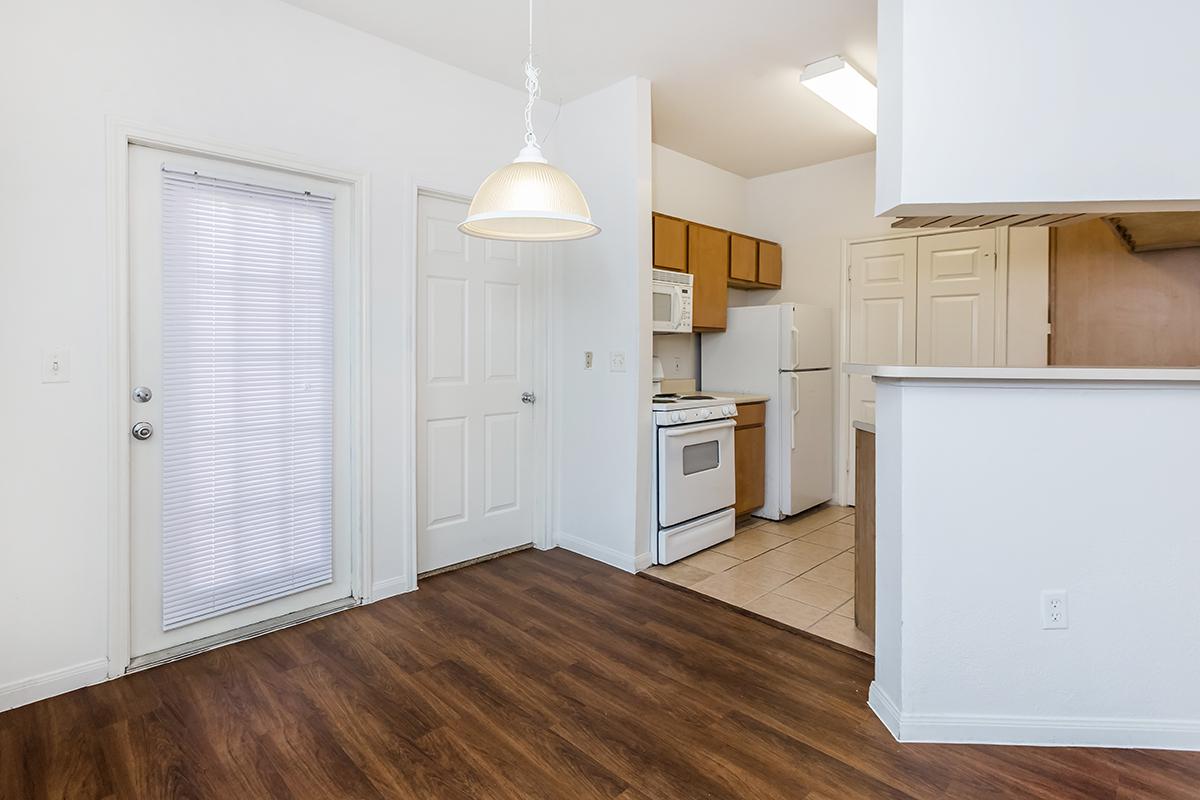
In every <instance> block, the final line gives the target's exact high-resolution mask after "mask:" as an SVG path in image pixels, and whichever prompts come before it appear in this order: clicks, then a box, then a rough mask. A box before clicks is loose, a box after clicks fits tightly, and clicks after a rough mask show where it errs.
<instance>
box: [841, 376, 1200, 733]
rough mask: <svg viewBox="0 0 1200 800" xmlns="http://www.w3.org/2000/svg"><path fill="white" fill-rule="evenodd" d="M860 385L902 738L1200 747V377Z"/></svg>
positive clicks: (888, 683)
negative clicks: (867, 418) (868, 394)
mask: <svg viewBox="0 0 1200 800" xmlns="http://www.w3.org/2000/svg"><path fill="white" fill-rule="evenodd" d="M846 370H847V371H848V372H851V373H857V374H865V375H869V376H871V377H872V379H873V380H874V382H875V384H876V392H877V394H876V403H877V405H876V414H875V431H876V448H877V452H876V547H877V553H876V566H877V570H876V574H877V578H876V580H877V599H876V639H875V680H874V682H873V683H872V685H871V690H870V700H869V702H870V706H871V708H872V709H873V710H874V711H875V713H876V714H877V715H878V716H879V718H880V719H881V720H882V721H883V722H884V724H885V725H886V726H887V727H888V729H889V730H890V731H891V732H892V734H893V735H894V736H895V737H896V738H897V739H898V740H900V741H905V742H986V743H999V744H1031V745H1081V746H1107V747H1140V748H1172V749H1187V750H1196V749H1200V682H1197V680H1196V675H1197V664H1200V624H1198V622H1197V621H1198V620H1200V595H1198V594H1197V593H1196V592H1195V591H1194V587H1195V585H1196V580H1197V574H1198V569H1200V526H1198V525H1197V522H1196V519H1197V515H1196V511H1197V499H1196V498H1197V490H1196V486H1197V480H1196V476H1197V454H1198V453H1200V411H1198V410H1200V369H1091V368H1053V367H1049V368H1031V369H1020V368H1007V367H996V368H976V367H963V368H953V367H891V366H864V365H855V364H849V365H846ZM1051 601H1054V602H1053V603H1052V602H1051Z"/></svg>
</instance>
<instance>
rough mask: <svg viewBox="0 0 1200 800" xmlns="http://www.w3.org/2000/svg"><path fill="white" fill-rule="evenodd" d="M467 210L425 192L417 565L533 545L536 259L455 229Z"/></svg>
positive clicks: (521, 248) (511, 245)
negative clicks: (533, 263) (533, 265)
mask: <svg viewBox="0 0 1200 800" xmlns="http://www.w3.org/2000/svg"><path fill="white" fill-rule="evenodd" d="M466 213H467V204H466V203H464V202H459V201H455V200H449V199H443V198H437V197H428V196H424V195H423V196H421V198H420V208H419V212H418V230H417V269H418V297H417V383H418V400H417V403H418V409H417V569H418V572H428V571H429V570H433V569H439V568H441V567H444V566H448V565H450V564H457V563H460V562H463V561H469V560H471V559H474V558H479V557H481V556H485V555H490V554H491V553H496V552H499V551H501V550H507V549H509V548H512V547H517V546H519V545H523V544H529V543H530V542H532V541H533V527H532V523H533V514H532V504H531V499H530V495H531V492H530V487H531V482H532V477H533V475H532V472H533V470H532V464H533V460H532V455H533V453H532V435H533V414H534V404H532V403H526V402H522V395H523V394H524V393H526V392H531V391H532V389H533V375H532V371H533V368H532V365H533V359H532V346H533V326H532V317H531V314H532V307H533V276H532V269H531V266H530V263H529V262H530V255H529V254H528V253H527V252H526V247H527V246H526V245H518V244H517V243H515V242H501V241H491V240H485V239H477V238H473V237H468V236H465V235H464V234H462V233H460V232H459V230H458V227H457V226H458V223H460V222H462V220H463V219H464V218H465V217H466ZM531 399H535V398H531Z"/></svg>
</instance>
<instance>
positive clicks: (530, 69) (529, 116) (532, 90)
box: [525, 0, 542, 147]
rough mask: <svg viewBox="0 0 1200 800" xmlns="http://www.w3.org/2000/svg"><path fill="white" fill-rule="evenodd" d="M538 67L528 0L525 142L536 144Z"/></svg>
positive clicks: (538, 90) (539, 92)
mask: <svg viewBox="0 0 1200 800" xmlns="http://www.w3.org/2000/svg"><path fill="white" fill-rule="evenodd" d="M539 72H541V70H540V69H538V68H537V67H535V66H534V65H533V0H529V56H528V57H527V58H526V59H525V89H526V90H527V91H528V92H529V102H527V103H526V104H525V144H527V145H532V146H534V147H537V146H538V140H537V134H535V133H534V132H533V104H534V103H536V102H537V99H538V98H539V97H540V96H541V94H542V87H541V85H540V84H539V83H538V73H539Z"/></svg>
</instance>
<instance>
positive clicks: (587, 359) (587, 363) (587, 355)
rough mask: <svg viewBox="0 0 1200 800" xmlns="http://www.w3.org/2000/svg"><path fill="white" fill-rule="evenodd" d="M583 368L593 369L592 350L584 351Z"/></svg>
mask: <svg viewBox="0 0 1200 800" xmlns="http://www.w3.org/2000/svg"><path fill="white" fill-rule="evenodd" d="M583 368H584V369H591V368H592V351H591V350H584V351H583Z"/></svg>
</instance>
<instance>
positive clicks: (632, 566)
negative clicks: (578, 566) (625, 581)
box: [554, 532, 651, 572]
mask: <svg viewBox="0 0 1200 800" xmlns="http://www.w3.org/2000/svg"><path fill="white" fill-rule="evenodd" d="M554 541H555V543H556V544H557V545H558V546H559V547H561V548H562V549H564V550H570V551H571V552H572V553H578V554H579V555H581V556H587V557H588V558H590V559H592V560H594V561H600V562H603V563H605V564H608V565H609V566H610V567H616V568H617V569H619V570H624V571H625V572H640V571H641V570H643V569H645V568H646V567H648V566H650V561H651V558H650V554H649V553H643V554H641V555H639V556H635V557H630V556H628V555H626V554H625V553H622V552H620V551H618V550H614V549H612V548H611V547H605V546H604V545H602V544H596V543H595V542H589V541H588V540H587V539H580V538H579V537H577V536H571V535H569V534H566V533H561V532H560V533H557V534H555V536H554Z"/></svg>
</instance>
